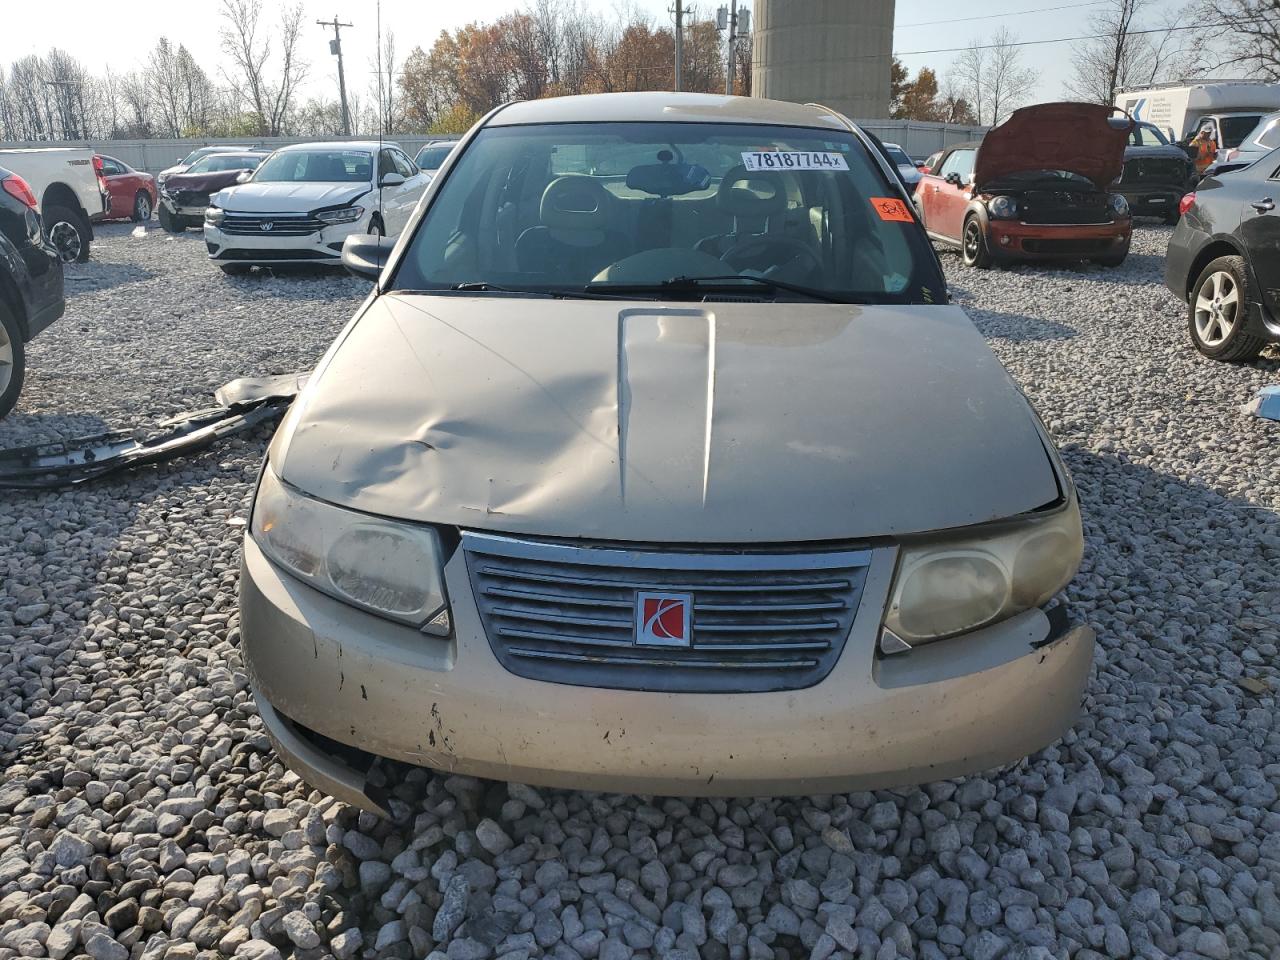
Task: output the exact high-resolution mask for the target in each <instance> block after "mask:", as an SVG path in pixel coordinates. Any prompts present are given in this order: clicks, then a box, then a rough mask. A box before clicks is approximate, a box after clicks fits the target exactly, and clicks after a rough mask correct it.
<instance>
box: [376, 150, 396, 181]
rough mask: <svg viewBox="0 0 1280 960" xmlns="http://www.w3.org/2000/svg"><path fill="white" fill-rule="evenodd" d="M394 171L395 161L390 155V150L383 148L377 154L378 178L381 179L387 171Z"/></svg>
mask: <svg viewBox="0 0 1280 960" xmlns="http://www.w3.org/2000/svg"><path fill="white" fill-rule="evenodd" d="M395 172H396V162H395V160H393V159H392V157H391V151H390V150H385V149H384V150H383V151H381V152H380V153H379V154H378V179H379V180H381V179H382V178H383V177H385V176H386V175H387V174H389V173H395Z"/></svg>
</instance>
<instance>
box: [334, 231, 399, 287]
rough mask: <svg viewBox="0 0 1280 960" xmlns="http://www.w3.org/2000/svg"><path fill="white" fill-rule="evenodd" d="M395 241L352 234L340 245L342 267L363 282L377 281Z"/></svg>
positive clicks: (376, 236)
mask: <svg viewBox="0 0 1280 960" xmlns="http://www.w3.org/2000/svg"><path fill="white" fill-rule="evenodd" d="M395 245H396V244H395V241H394V240H392V239H390V238H388V237H380V236H378V235H377V234H374V233H353V234H352V235H351V236H349V237H347V239H346V240H344V241H343V243H342V265H343V266H344V267H346V268H347V270H348V272H350V273H351V274H353V275H355V276H357V277H363V278H364V279H365V280H377V279H378V277H379V276H380V275H381V274H382V268H383V267H385V266H386V265H387V258H388V257H390V256H391V249H392V247H394V246H395Z"/></svg>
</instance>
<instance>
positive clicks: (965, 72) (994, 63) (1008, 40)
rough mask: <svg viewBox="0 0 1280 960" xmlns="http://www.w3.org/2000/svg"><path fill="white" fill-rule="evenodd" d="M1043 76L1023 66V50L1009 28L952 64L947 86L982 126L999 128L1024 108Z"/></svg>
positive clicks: (993, 35) (969, 47) (1005, 28)
mask: <svg viewBox="0 0 1280 960" xmlns="http://www.w3.org/2000/svg"><path fill="white" fill-rule="evenodd" d="M1038 78H1039V74H1038V73H1037V72H1036V71H1035V70H1033V69H1031V68H1029V67H1025V66H1023V64H1022V48H1021V47H1020V46H1018V41H1017V37H1016V36H1014V34H1012V33H1011V32H1010V31H1009V29H1008V28H1007V27H1001V28H1000V29H999V30H997V31H996V32H995V33H994V34H992V35H991V37H990V39H989V40H988V41H987V42H986V43H978V42H977V41H975V42H973V43H971V44H969V46H968V47H967V48H966V49H965V50H963V51H962V52H961V53H960V55H959V56H957V57H956V59H955V60H954V61H953V62H952V65H951V73H950V74H949V75H948V77H947V85H948V86H950V88H951V89H952V90H953V91H954V93H955V95H956V96H957V98H958V99H962V100H964V101H966V102H967V103H968V105H969V107H970V109H971V110H972V111H973V115H974V117H975V119H976V120H977V121H978V123H980V124H991V125H994V124H997V123H1000V121H1002V120H1004V119H1005V118H1006V117H1007V116H1008V115H1009V114H1010V113H1012V112H1013V111H1014V110H1016V109H1017V108H1018V107H1020V106H1022V105H1023V104H1024V103H1026V102H1027V101H1028V100H1029V99H1031V95H1032V93H1033V91H1034V87H1035V84H1036V80H1037V79H1038Z"/></svg>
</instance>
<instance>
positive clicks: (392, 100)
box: [339, 30, 404, 133]
mask: <svg viewBox="0 0 1280 960" xmlns="http://www.w3.org/2000/svg"><path fill="white" fill-rule="evenodd" d="M370 66H371V67H372V68H373V73H374V78H375V80H374V85H373V90H372V91H371V92H372V93H373V103H374V107H375V108H376V111H377V114H378V119H377V123H376V125H375V126H376V127H380V128H381V129H382V132H383V133H393V132H395V131H396V130H398V129H400V123H401V121H402V120H403V118H404V116H403V115H404V111H403V109H402V108H401V103H400V101H401V97H400V90H399V87H398V85H397V83H396V35H395V33H393V32H392V31H390V30H388V31H387V33H386V34H385V35H384V36H383V38H382V43H381V44H379V46H378V53H377V56H375V57H374V60H373V63H371V64H370ZM354 119H355V112H354V111H352V120H353V121H354ZM353 127H354V124H353ZM339 132H340V131H339Z"/></svg>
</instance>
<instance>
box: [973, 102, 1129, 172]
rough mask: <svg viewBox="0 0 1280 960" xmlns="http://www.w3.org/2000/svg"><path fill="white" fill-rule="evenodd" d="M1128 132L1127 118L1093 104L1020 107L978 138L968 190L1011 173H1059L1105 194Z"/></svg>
mask: <svg viewBox="0 0 1280 960" xmlns="http://www.w3.org/2000/svg"><path fill="white" fill-rule="evenodd" d="M1112 118H1114V119H1112ZM1132 129H1133V120H1132V119H1131V118H1129V117H1128V116H1125V115H1124V114H1121V113H1119V112H1117V110H1116V108H1114V107H1105V106H1101V105H1100V104H1096V103H1040V104H1036V105H1035V106H1034V107H1023V108H1022V109H1021V110H1015V111H1014V112H1013V113H1012V115H1010V117H1009V119H1008V120H1006V121H1005V122H1004V123H1002V124H1000V126H998V127H996V128H994V129H993V130H991V132H990V133H988V134H987V135H986V138H985V139H983V141H982V146H980V147H979V148H978V155H977V157H976V158H975V160H974V166H973V176H974V187H975V189H977V190H979V191H980V190H982V188H983V187H984V186H985V185H986V184H989V183H991V182H992V181H993V180H998V179H999V178H1000V177H1003V176H1007V175H1008V174H1011V173H1024V172H1026V171H1029V170H1065V171H1067V172H1068V173H1075V174H1078V175H1080V176H1082V177H1084V178H1086V179H1087V180H1090V181H1092V182H1093V184H1094V186H1096V187H1097V188H1098V189H1099V190H1107V189H1109V188H1110V186H1111V184H1112V183H1113V182H1114V181H1115V179H1116V177H1118V176H1120V170H1121V168H1122V167H1123V166H1124V148H1125V146H1126V145H1127V144H1128V142H1129V132H1130V131H1131V130H1132Z"/></svg>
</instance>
